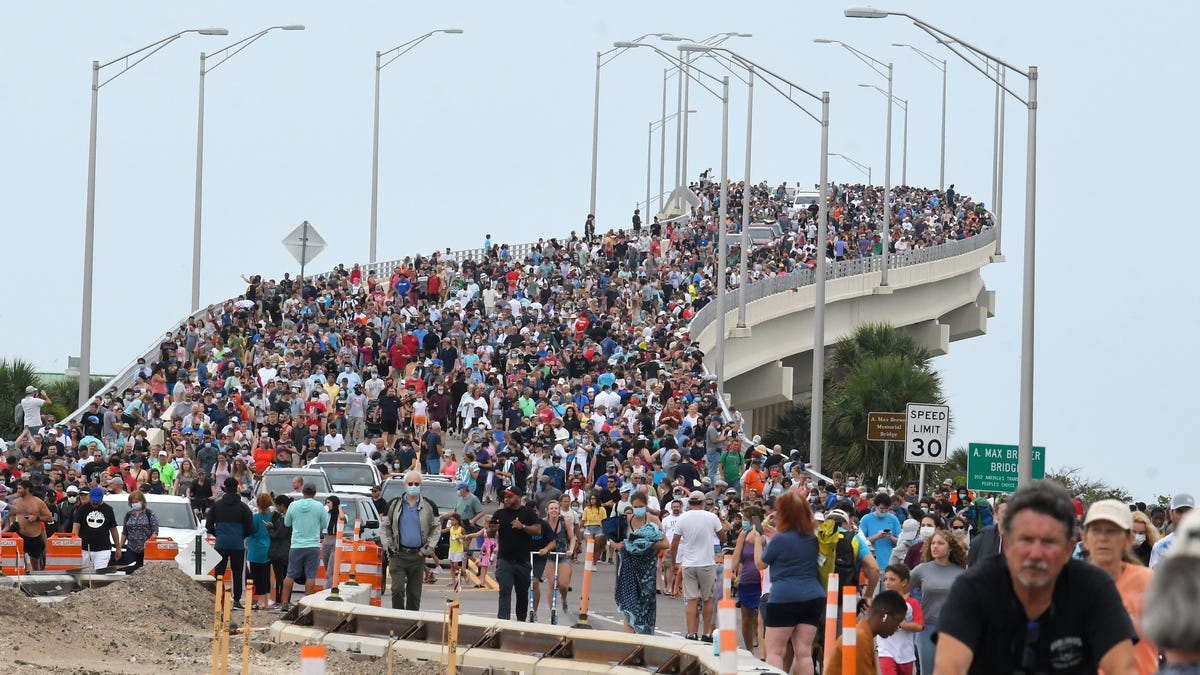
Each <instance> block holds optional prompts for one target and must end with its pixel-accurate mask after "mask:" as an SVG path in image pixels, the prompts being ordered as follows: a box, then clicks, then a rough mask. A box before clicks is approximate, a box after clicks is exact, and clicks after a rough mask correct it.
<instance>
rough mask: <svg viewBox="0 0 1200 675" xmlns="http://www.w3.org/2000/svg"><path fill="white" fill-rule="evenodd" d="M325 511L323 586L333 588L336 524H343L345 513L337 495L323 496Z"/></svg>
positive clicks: (322, 547) (322, 545)
mask: <svg viewBox="0 0 1200 675" xmlns="http://www.w3.org/2000/svg"><path fill="white" fill-rule="evenodd" d="M325 513H327V514H329V515H328V517H327V520H326V521H325V537H324V538H322V539H321V560H322V561H324V563H325V587H326V588H333V581H334V579H335V578H336V573H337V565H334V564H333V558H334V553H335V552H336V549H337V543H338V542H337V528H338V524H339V523H341V524H343V526H344V524H345V522H346V515H345V514H344V513H342V500H341V499H340V498H339V497H338V496H337V495H329V496H328V497H326V498H325Z"/></svg>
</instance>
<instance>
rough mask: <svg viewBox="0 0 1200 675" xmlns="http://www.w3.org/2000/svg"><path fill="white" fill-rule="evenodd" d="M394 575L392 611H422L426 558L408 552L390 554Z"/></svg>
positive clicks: (390, 565)
mask: <svg viewBox="0 0 1200 675" xmlns="http://www.w3.org/2000/svg"><path fill="white" fill-rule="evenodd" d="M388 572H389V573H390V574H391V575H392V609H407V610H409V611H412V612H415V611H417V610H419V609H421V584H422V583H423V582H424V581H425V556H423V555H421V554H420V553H409V552H407V551H400V552H396V551H391V552H389V553H388Z"/></svg>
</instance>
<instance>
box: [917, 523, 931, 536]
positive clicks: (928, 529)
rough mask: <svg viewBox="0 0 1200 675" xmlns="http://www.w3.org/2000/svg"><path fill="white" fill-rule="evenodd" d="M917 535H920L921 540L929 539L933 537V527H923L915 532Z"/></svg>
mask: <svg viewBox="0 0 1200 675" xmlns="http://www.w3.org/2000/svg"><path fill="white" fill-rule="evenodd" d="M917 533H918V534H920V535H921V538H922V539H928V538H929V537H931V536H933V526H932V525H926V526H925V527H922V528H921V529H920V530H917Z"/></svg>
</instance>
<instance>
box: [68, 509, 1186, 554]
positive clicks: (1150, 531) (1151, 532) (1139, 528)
mask: <svg viewBox="0 0 1200 675" xmlns="http://www.w3.org/2000/svg"><path fill="white" fill-rule="evenodd" d="M996 520H997V521H999V518H997V519H996ZM59 522H60V523H61V522H62V521H61V520H60V521H59ZM1161 536H1162V535H1160V534H1159V533H1158V528H1157V527H1154V523H1152V522H1151V521H1150V517H1149V516H1147V515H1146V514H1145V513H1143V512H1141V511H1134V512H1133V555H1134V556H1135V557H1136V558H1137V559H1138V560H1140V561H1141V562H1142V564H1143V565H1145V566H1147V567H1149V566H1150V553H1151V552H1152V551H1153V550H1154V545H1155V544H1157V543H1158V540H1159V538H1160V537H1161Z"/></svg>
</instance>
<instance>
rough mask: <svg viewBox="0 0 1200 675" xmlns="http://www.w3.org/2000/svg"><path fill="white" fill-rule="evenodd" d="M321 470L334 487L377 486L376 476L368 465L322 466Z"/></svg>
mask: <svg viewBox="0 0 1200 675" xmlns="http://www.w3.org/2000/svg"><path fill="white" fill-rule="evenodd" d="M321 470H322V471H324V472H325V475H326V476H327V477H328V478H329V482H330V483H333V484H334V485H368V486H370V485H374V484H375V474H374V473H373V472H372V471H371V467H370V466H367V465H366V464H322V465H321Z"/></svg>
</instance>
